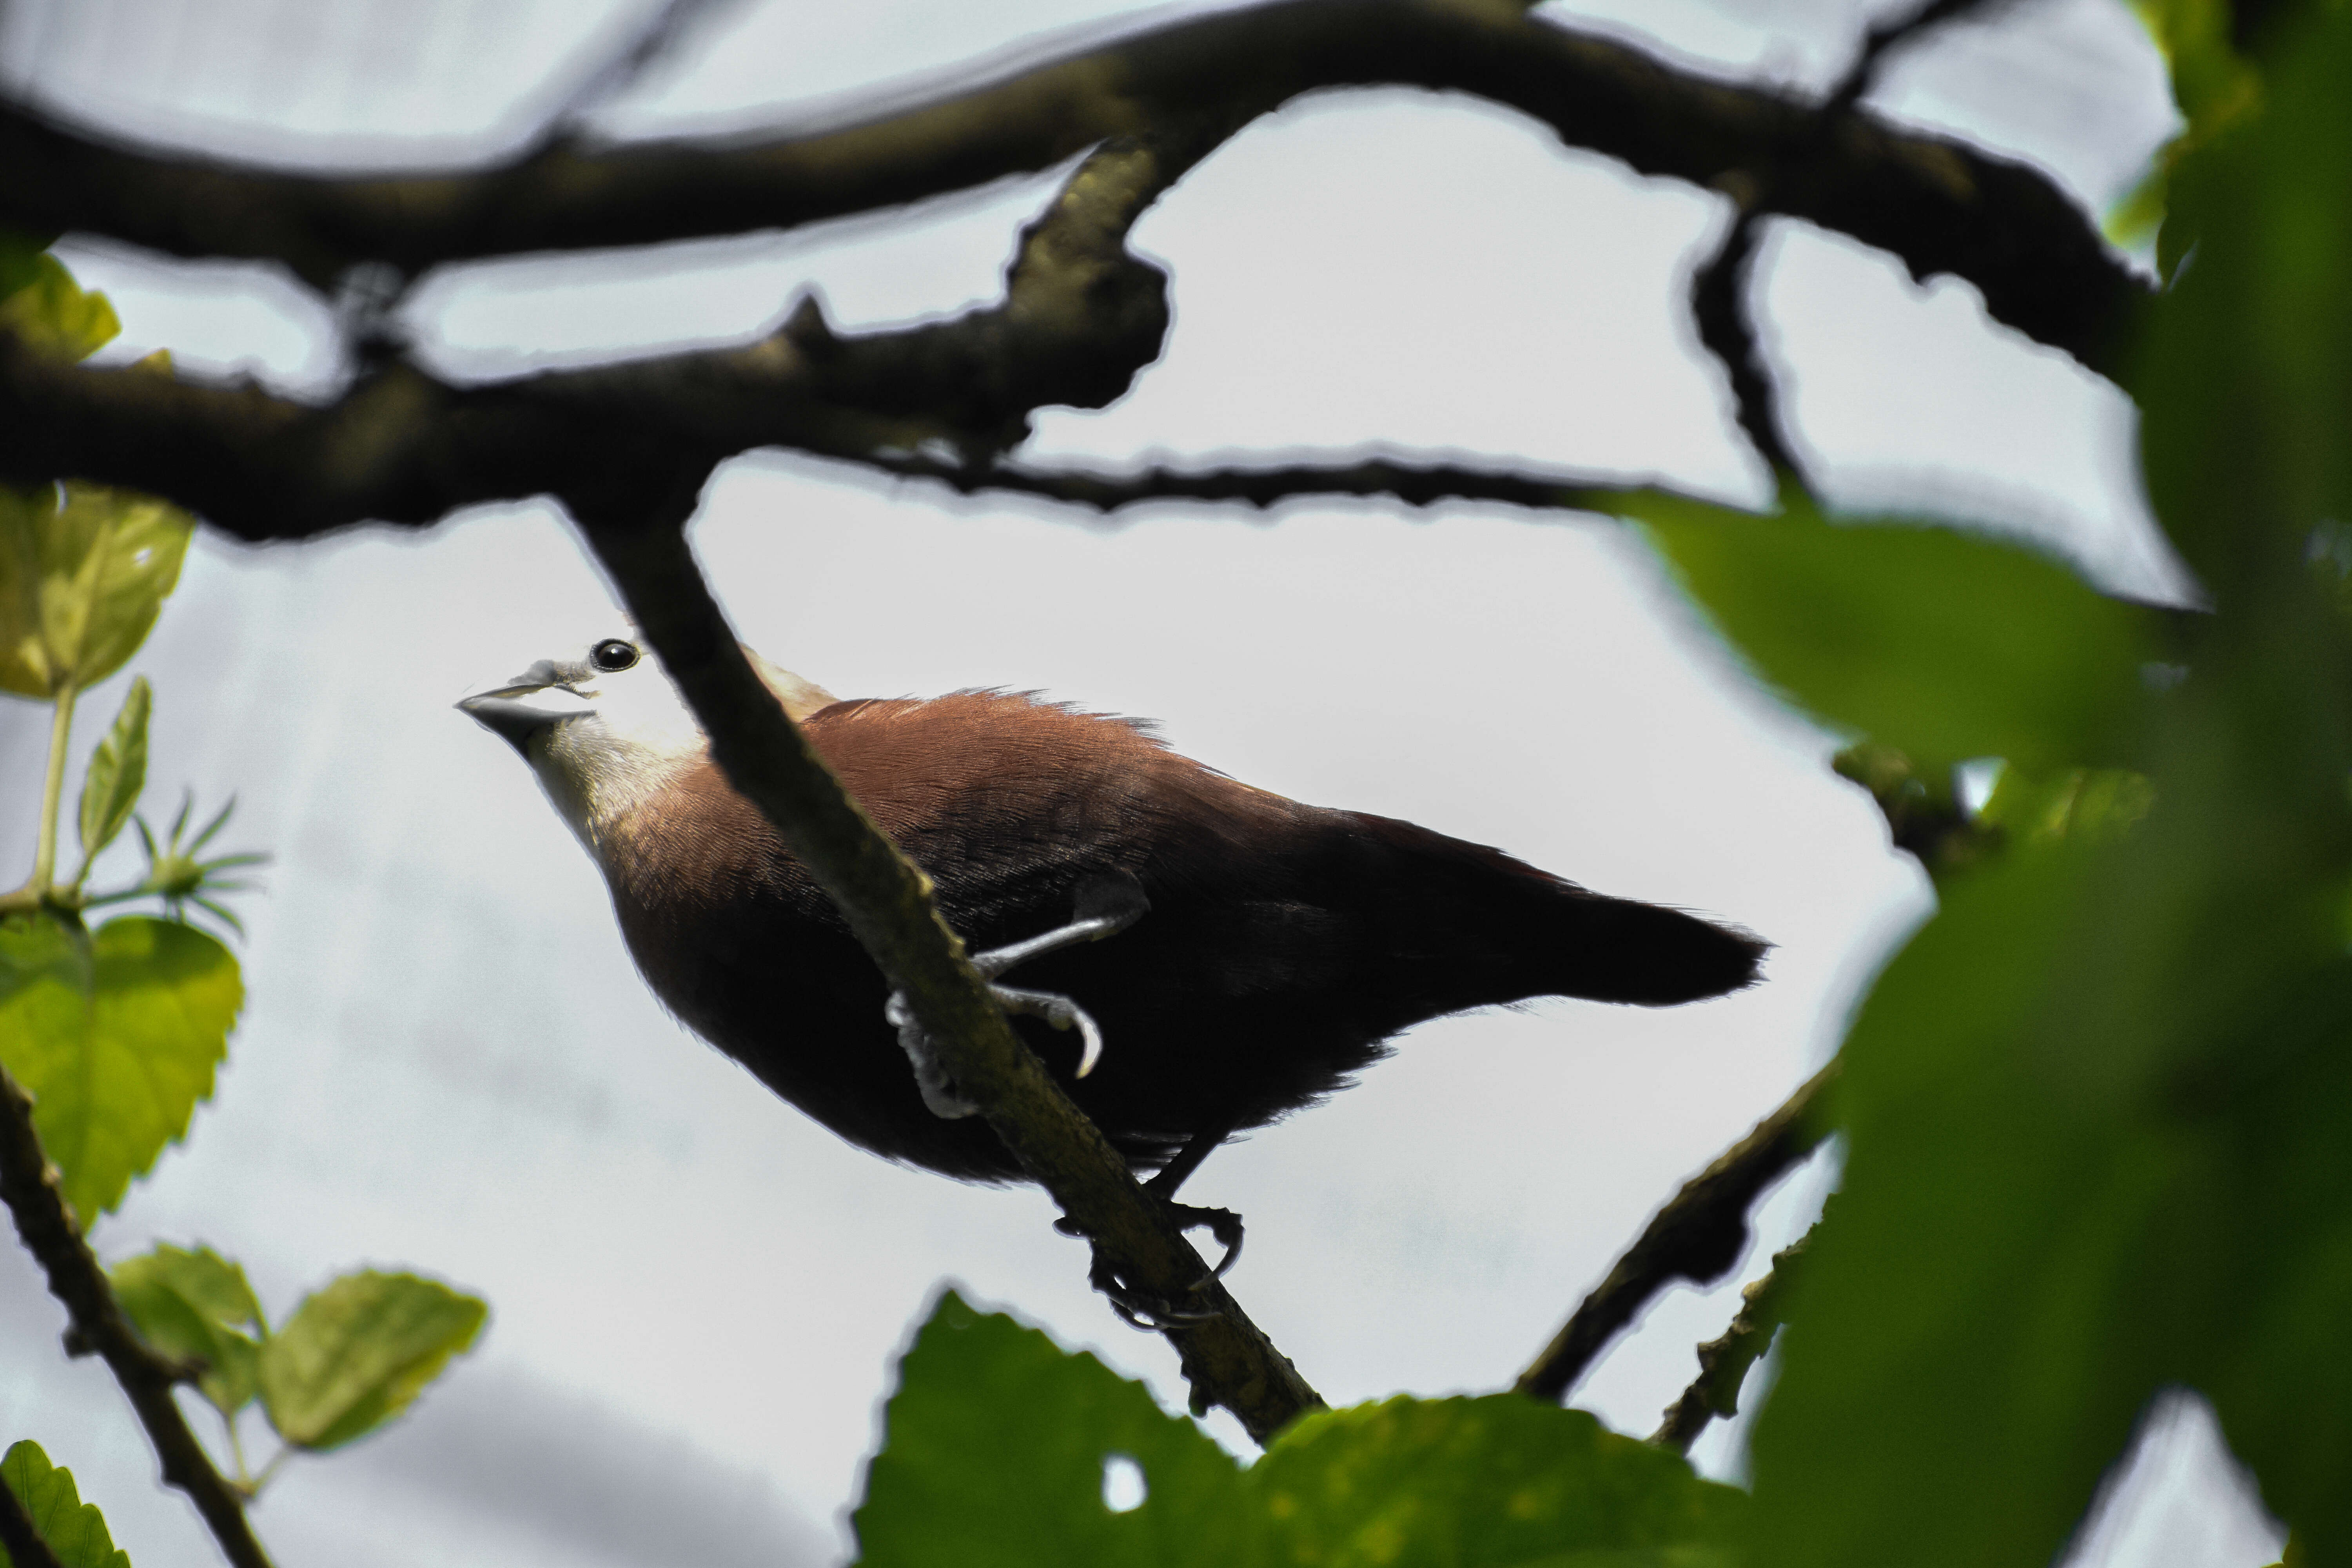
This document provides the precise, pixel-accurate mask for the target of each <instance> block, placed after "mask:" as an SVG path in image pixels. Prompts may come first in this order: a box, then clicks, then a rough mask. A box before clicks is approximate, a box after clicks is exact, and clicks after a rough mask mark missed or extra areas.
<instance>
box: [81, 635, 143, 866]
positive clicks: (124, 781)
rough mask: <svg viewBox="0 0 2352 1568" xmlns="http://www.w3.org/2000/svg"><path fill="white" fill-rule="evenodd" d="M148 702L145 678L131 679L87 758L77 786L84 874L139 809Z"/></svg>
mask: <svg viewBox="0 0 2352 1568" xmlns="http://www.w3.org/2000/svg"><path fill="white" fill-rule="evenodd" d="M154 700H155V697H154V692H153V691H152V690H151V689H149V687H148V685H147V678H146V677H145V676H143V675H142V676H139V677H137V678H136V679H133V680H132V681H131V692H130V695H129V696H127V697H125V698H124V699H123V700H122V711H121V712H120V713H118V714H116V715H115V717H114V728H113V729H111V730H110V731H107V735H106V739H105V740H103V741H101V742H99V744H98V750H97V752H95V753H93V754H92V755H91V757H90V759H89V773H87V774H85V775H84V776H83V778H82V785H81V823H80V827H81V861H82V868H83V869H84V870H85V871H87V870H88V869H89V863H90V862H91V861H92V860H95V859H96V858H98V852H99V851H100V850H101V849H103V848H105V847H107V846H108V845H109V844H111V843H113V842H114V836H115V835H116V834H118V833H120V832H121V831H122V827H123V824H125V823H127V822H129V821H130V820H131V811H132V810H133V809H134V808H136V807H137V805H139V792H140V791H142V790H143V789H145V788H146V787H147V715H148V712H149V710H151V709H152V707H153V705H154ZM77 880H79V879H77Z"/></svg>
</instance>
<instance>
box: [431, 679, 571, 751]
mask: <svg viewBox="0 0 2352 1568" xmlns="http://www.w3.org/2000/svg"><path fill="white" fill-rule="evenodd" d="M457 710H458V711H459V712H460V713H464V714H466V715H467V716H468V717H469V718H471V719H473V720H474V721H475V722H477V723H478V724H480V725H481V726H482V727H483V728H484V729H486V730H488V731H491V732H492V733H493V734H497V735H502V736H504V737H505V738H506V740H507V742H509V744H510V745H512V746H513V747H514V749H515V750H516V751H518V752H520V751H521V750H522V749H523V742H525V741H528V740H529V739H530V737H531V736H533V735H535V734H537V733H538V732H539V731H541V730H544V729H546V728H547V727H548V726H550V725H551V724H554V723H556V722H557V721H560V720H564V719H571V718H576V717H577V716H579V715H580V714H583V713H593V712H594V711H595V710H596V709H595V705H594V704H593V703H592V702H590V701H589V700H587V699H586V698H584V697H583V696H581V695H580V694H579V693H578V692H576V691H574V690H572V688H570V687H569V686H566V685H564V684H563V679H562V677H561V676H559V675H558V674H556V672H555V665H554V663H553V662H552V661H551V660H549V659H541V660H540V661H539V662H538V663H537V664H534V665H532V666H531V667H530V668H529V669H526V670H524V671H523V672H522V673H521V674H520V675H518V676H516V677H514V678H513V679H510V680H502V681H500V682H499V683H498V684H497V685H496V686H493V687H489V688H488V689H484V690H481V691H477V692H475V693H473V694H472V695H471V696H469V697H463V698H460V699H459V700H458V701H457Z"/></svg>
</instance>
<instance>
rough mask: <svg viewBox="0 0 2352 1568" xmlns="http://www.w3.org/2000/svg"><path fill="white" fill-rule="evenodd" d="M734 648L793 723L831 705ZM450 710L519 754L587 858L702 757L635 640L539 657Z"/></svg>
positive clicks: (680, 706)
mask: <svg viewBox="0 0 2352 1568" xmlns="http://www.w3.org/2000/svg"><path fill="white" fill-rule="evenodd" d="M743 651H744V653H745V654H746V655H747V656H748V657H749V658H751V667H752V668H754V669H756V670H758V671H759V672H760V675H761V679H763V680H765V681H766V682H767V685H768V688H769V689H770V690H772V691H773V692H774V693H775V694H776V697H777V699H778V700H780V701H781V702H782V704H783V708H784V711H785V712H787V713H789V714H791V715H792V716H793V718H794V719H796V720H797V719H805V718H806V717H808V716H809V715H810V714H811V713H814V712H815V711H816V710H818V709H820V708H823V707H824V706H825V705H826V704H828V703H830V702H832V701H833V700H834V699H833V695H832V693H830V692H828V691H826V690H825V689H824V688H823V687H820V686H817V685H814V684H813V683H812V682H809V681H806V680H803V679H801V678H800V677H799V676H797V675H794V674H793V673H792V672H791V671H790V670H785V669H780V668H777V667H775V666H774V665H772V664H770V663H769V662H768V661H767V660H765V659H763V658H761V657H760V656H759V655H758V654H755V653H752V652H751V649H749V648H746V649H744V650H743ZM457 707H458V710H460V711H461V712H464V713H466V714H467V715H468V716H470V717H471V718H473V719H474V720H475V721H477V722H478V723H479V724H481V725H482V727H483V728H484V729H487V730H488V731H492V732H493V733H495V734H498V735H499V736H502V737H504V738H505V739H506V740H507V742H509V743H510V744H511V745H512V746H513V747H514V749H515V750H516V751H518V752H521V753H522V755H523V760H524V761H526V762H528V763H530V766H531V771H532V772H534V773H537V774H538V775H539V782H540V784H541V786H543V787H544V788H545V789H546V791H547V795H548V798H549V799H550V800H551V801H552V802H554V803H555V809H556V810H557V812H559V813H560V814H561V815H562V817H563V820H564V821H565V822H567V823H569V824H571V826H572V831H573V832H574V833H577V834H578V835H579V836H580V838H581V841H582V842H583V843H584V844H585V845H587V846H588V848H589V851H590V853H592V854H594V853H596V852H597V851H598V849H599V847H600V845H601V844H602V843H603V842H604V838H605V837H606V834H607V832H608V831H609V829H610V828H611V827H612V826H614V824H615V823H617V822H618V821H619V820H620V819H621V818H623V817H624V816H627V815H628V814H629V813H630V812H632V811H634V810H635V809H636V808H637V807H638V806H639V805H643V804H644V803H645V802H646V801H647V800H649V799H650V798H652V797H653V796H654V795H656V794H658V793H659V792H660V791H661V790H662V788H663V787H664V786H666V785H667V784H669V783H670V782H671V781H672V780H673V779H675V778H676V777H677V775H678V774H679V773H682V772H684V771H685V770H686V769H688V768H690V767H693V766H694V765H696V764H697V763H700V762H701V761H702V760H703V759H704V758H705V757H706V756H708V755H709V741H707V740H706V739H705V738H704V736H703V733H702V727H701V726H700V725H699V724H698V723H697V722H696V721H695V718H694V713H693V711H692V710H690V709H688V707H687V705H686V700H685V699H684V698H682V697H680V696H679V695H678V692H677V687H675V686H673V685H671V684H670V679H669V676H668V675H667V672H665V671H664V670H663V669H662V668H661V664H660V661H659V660H657V659H656V658H654V657H653V655H652V653H651V651H650V650H649V649H647V648H646V645H645V643H644V642H643V640H642V639H640V638H639V637H635V635H634V634H633V635H630V636H625V637H600V638H598V639H597V640H596V641H594V642H593V643H590V644H588V645H587V646H586V647H583V648H581V649H580V650H578V651H576V652H572V653H569V654H565V655H563V656H561V657H558V658H542V659H541V660H540V661H539V662H538V663H536V664H534V665H532V666H531V667H530V668H528V669H526V670H524V671H523V672H522V673H521V674H520V675H517V676H513V677H510V678H509V679H505V680H502V681H499V682H498V683H497V684H496V685H493V686H489V687H487V688H485V689H482V690H479V691H477V692H475V693H474V694H472V695H471V696H469V697H467V698H464V699H462V700H460V701H459V702H458V704H457Z"/></svg>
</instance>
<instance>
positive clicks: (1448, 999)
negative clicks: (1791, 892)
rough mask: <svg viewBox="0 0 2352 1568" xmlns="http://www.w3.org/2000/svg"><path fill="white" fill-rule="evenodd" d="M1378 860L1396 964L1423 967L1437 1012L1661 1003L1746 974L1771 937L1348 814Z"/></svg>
mask: <svg viewBox="0 0 2352 1568" xmlns="http://www.w3.org/2000/svg"><path fill="white" fill-rule="evenodd" d="M1351 815H1353V816H1354V821H1353V823H1352V824H1351V826H1353V827H1354V829H1355V832H1356V833H1357V834H1359V835H1360V836H1361V838H1360V842H1361V843H1362V845H1363V847H1364V848H1366V849H1367V850H1370V852H1371V853H1372V855H1373V856H1374V857H1376V858H1378V859H1379V860H1381V862H1383V864H1382V866H1381V873H1380V875H1379V880H1380V881H1381V883H1382V884H1384V890H1385V891H1386V892H1387V893H1388V895H1389V896H1388V897H1387V898H1386V899H1384V900H1382V903H1383V904H1384V905H1385V906H1386V908H1385V910H1384V912H1385V914H1386V915H1387V917H1388V918H1387V921H1386V922H1385V923H1386V924H1387V925H1388V928H1389V931H1390V933H1391V934H1390V937H1389V939H1388V940H1387V941H1386V942H1384V943H1383V944H1382V945H1383V946H1385V947H1386V948H1387V949H1388V952H1389V953H1390V955H1391V960H1392V961H1393V962H1397V963H1405V964H1407V965H1410V966H1411V967H1412V968H1414V969H1416V970H1419V971H1421V976H1422V978H1423V984H1424V985H1425V986H1426V987H1428V988H1429V990H1430V992H1431V993H1433V994H1432V995H1431V996H1430V1000H1432V1001H1435V1000H1437V999H1438V996H1437V994H1441V993H1442V994H1444V996H1445V1005H1446V1010H1448V1011H1452V1010H1455V1009H1459V1008H1463V1007H1475V1006H1482V1005H1492V1004H1495V1003H1502V1002H1518V1001H1524V1000H1527V999H1528V998H1530V997H1535V996H1582V997H1586V998H1589V999H1591V1000H1592V1001H1596V1002H1626V1003H1633V1004H1635V1005H1640V1006H1644V1007H1664V1006H1670V1005H1674V1004H1675V1003H1678V1002H1696V1001H1700V1000H1703V999H1704V998H1706V997H1709V996H1720V995H1722V994H1725V993H1726V992H1729V991H1737V990H1738V989H1740V988H1741V987H1742V986H1744V985H1748V984H1751V983H1753V982H1754V980H1755V979H1756V974H1757V968H1758V965H1759V963H1760V962H1761V961H1762V959H1763V956H1764V954H1765V952H1767V951H1769V947H1770V944H1769V942H1763V941H1761V940H1760V939H1759V938H1757V937H1756V936H1754V935H1752V934H1750V933H1749V932H1747V931H1740V930H1738V929H1737V928H1734V927H1728V926H1719V925H1717V924H1714V923H1713V922H1711V921H1704V920H1701V919H1700V918H1699V917H1697V916H1696V915H1690V914H1685V913H1684V912H1683V911H1682V910H1670V909H1665V908H1664V907H1662V906H1660V905H1657V904H1644V903H1638V902H1636V901H1634V900H1631V899H1612V898H1609V897H1607V896H1606V895H1604V894H1601V893H1595V892H1591V891H1590V890H1588V889H1583V888H1580V887H1578V886H1577V885H1576V884H1575V883H1573V882H1570V881H1564V880H1562V879H1559V878H1558V877H1554V876H1552V875H1550V874H1549V873H1548V872H1544V871H1539V870H1538V869H1536V868H1534V867H1532V866H1529V865H1528V864H1527V863H1526V862H1524V861H1520V860H1515V859H1513V858H1511V857H1509V856H1508V855H1506V854H1504V853H1503V852H1502V851H1501V850H1499V849H1490V848H1487V847H1486V846H1484V845H1478V844H1468V843H1465V842H1464V841H1463V840H1461V839H1458V838H1448V837H1445V836H1444V835H1443V834H1439V833H1433V832H1431V831H1430V830H1429V829H1427V828H1425V827H1419V826H1414V825H1413V824H1412V823H1409V822H1399V821H1395V820H1393V819H1391V818H1389V817H1381V816H1364V815H1361V814H1351Z"/></svg>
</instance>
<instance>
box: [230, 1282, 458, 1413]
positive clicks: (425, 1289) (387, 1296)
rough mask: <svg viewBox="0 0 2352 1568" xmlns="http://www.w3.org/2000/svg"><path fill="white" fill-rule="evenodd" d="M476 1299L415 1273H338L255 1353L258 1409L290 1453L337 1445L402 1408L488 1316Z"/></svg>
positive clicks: (437, 1374)
mask: <svg viewBox="0 0 2352 1568" xmlns="http://www.w3.org/2000/svg"><path fill="white" fill-rule="evenodd" d="M488 1317H489V1308H488V1306H487V1305H485V1304H484V1303H483V1302H482V1301H481V1300H479V1299H478V1298H476V1297H472V1296H466V1295H461V1294H459V1293H458V1292H457V1291H455V1290H452V1289H449V1288H448V1287H447V1286H446V1285H443V1284H441V1283H439V1282H437V1281H436V1280H432V1279H420V1278H418V1277H417V1276H415V1275H414V1274H380V1273H377V1272H375V1271H374V1270H373V1269H370V1270H367V1271H365V1272H363V1273H358V1274H346V1275H344V1276H343V1277H342V1278H341V1279H337V1280H335V1281H333V1282H332V1283H331V1284H330V1285H328V1286H327V1288H326V1289H323V1290H320V1291H318V1292H317V1293H315V1294H313V1295H311V1296H310V1297H309V1298H308V1299H306V1300H304V1301H303V1303H302V1304H301V1306H299V1307H298V1308H296V1309H295V1311H294V1316H293V1317H292V1318H291V1319H289V1320H288V1321H287V1323H286V1325H285V1327H283V1328H281V1329H279V1330H278V1332H277V1333H275V1334H273V1335H271V1336H270V1337H269V1339H268V1341H267V1342H264V1344H263V1345H262V1347H261V1404H262V1408H263V1409H265V1410H266V1411H268V1414H269V1424H270V1425H271V1426H275V1427H276V1428H277V1429H278V1436H281V1437H283V1438H285V1439H286V1441H288V1442H289V1443H291V1444H292V1445H294V1446H295V1447H298V1448H310V1449H313V1450H318V1449H326V1448H334V1447H341V1445H343V1444H345V1443H348V1442H351V1441H352V1439H353V1438H355V1437H362V1436H366V1435H367V1434H368V1433H370V1432H373V1431H374V1430H375V1429H376V1428H377V1427H378V1426H383V1424H384V1423H385V1422H387V1421H389V1420H391V1419H392V1418H393V1417H394V1416H395V1415H399V1414H400V1413H401V1412H402V1411H403V1410H405V1409H407V1408H408V1406H409V1405H410V1404H411V1403H412V1402H413V1401H415V1398H416V1396H417V1395H418V1394H421V1393H423V1392H424V1391H425V1384H428V1383H431V1382H432V1381H433V1380H434V1379H435V1378H436V1377H438V1376H439V1375H440V1374H441V1369H442V1368H443V1367H444V1366H446V1364H447V1363H448V1361H449V1358H450V1357H451V1356H453V1355H457V1354H458V1353H459V1352H463V1351H465V1350H467V1349H468V1348H470V1347H471V1346H472V1344H473V1342H474V1339H475V1336H476V1335H478V1334H479V1333H480V1332H481V1331H482V1324H483V1322H484V1321H486V1320H487V1319H488Z"/></svg>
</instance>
